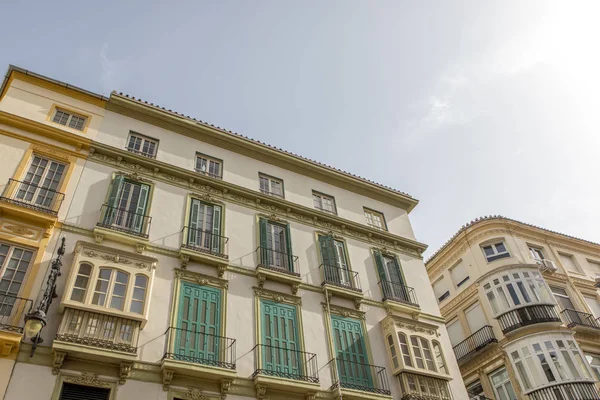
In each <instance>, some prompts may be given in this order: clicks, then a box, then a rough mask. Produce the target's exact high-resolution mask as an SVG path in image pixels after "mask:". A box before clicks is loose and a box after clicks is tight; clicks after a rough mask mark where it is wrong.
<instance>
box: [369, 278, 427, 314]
mask: <svg viewBox="0 0 600 400" xmlns="http://www.w3.org/2000/svg"><path fill="white" fill-rule="evenodd" d="M378 285H379V287H380V288H381V291H382V292H383V301H384V302H385V301H388V300H389V301H394V302H396V303H402V304H406V305H408V306H411V307H416V308H419V302H418V301H417V294H416V293H415V289H413V288H411V287H409V286H404V285H401V284H399V283H395V282H389V281H387V280H380V281H379V282H378Z"/></svg>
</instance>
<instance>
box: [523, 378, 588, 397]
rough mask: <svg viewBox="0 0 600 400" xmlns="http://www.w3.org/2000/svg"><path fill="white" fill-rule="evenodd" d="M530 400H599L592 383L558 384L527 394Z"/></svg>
mask: <svg viewBox="0 0 600 400" xmlns="http://www.w3.org/2000/svg"><path fill="white" fill-rule="evenodd" d="M527 395H528V397H529V398H530V399H531V400H571V399H582V400H600V393H598V389H596V385H595V384H594V383H593V382H571V383H559V384H556V385H552V386H548V387H545V388H542V389H538V390H534V391H533V392H530V393H528V394H527Z"/></svg>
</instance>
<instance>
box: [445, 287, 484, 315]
mask: <svg viewBox="0 0 600 400" xmlns="http://www.w3.org/2000/svg"><path fill="white" fill-rule="evenodd" d="M477 287H478V285H477V284H475V283H473V284H471V286H469V287H468V288H466V289H465V290H463V291H462V292H460V293H459V294H458V295H457V296H456V297H455V298H453V299H452V300H450V301H449V302H448V303H447V304H444V305H443V306H442V307H440V313H441V314H442V315H443V316H444V318H447V316H448V315H449V314H451V313H452V311H453V310H454V308H456V307H457V306H459V305H461V304H462V303H463V302H465V301H466V300H467V299H468V298H470V297H471V296H474V295H476V294H477Z"/></svg>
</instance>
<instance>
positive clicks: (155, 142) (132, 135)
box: [125, 131, 160, 158]
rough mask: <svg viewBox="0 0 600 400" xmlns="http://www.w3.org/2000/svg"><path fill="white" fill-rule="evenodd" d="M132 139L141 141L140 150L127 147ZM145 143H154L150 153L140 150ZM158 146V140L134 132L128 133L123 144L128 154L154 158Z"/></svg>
mask: <svg viewBox="0 0 600 400" xmlns="http://www.w3.org/2000/svg"><path fill="white" fill-rule="evenodd" d="M132 138H136V139H140V140H141V143H140V150H136V149H134V148H131V147H129V144H130V143H131V139H132ZM146 142H149V143H154V151H153V152H152V153H146V152H144V151H143V150H142V149H143V148H144V144H145V143H146ZM159 144H160V141H159V140H158V139H155V138H152V137H150V136H146V135H143V134H141V133H138V132H135V131H129V135H128V136H127V142H126V143H125V150H127V151H128V152H130V153H134V154H139V155H142V156H144V157H148V158H156V155H157V154H158V145H159Z"/></svg>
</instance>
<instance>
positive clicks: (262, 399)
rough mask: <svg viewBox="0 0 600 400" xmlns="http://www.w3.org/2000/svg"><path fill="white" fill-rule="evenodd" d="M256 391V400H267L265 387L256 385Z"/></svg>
mask: <svg viewBox="0 0 600 400" xmlns="http://www.w3.org/2000/svg"><path fill="white" fill-rule="evenodd" d="M254 388H255V389H256V398H257V399H258V400H267V399H268V397H267V385H261V384H257V385H255V386H254Z"/></svg>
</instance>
